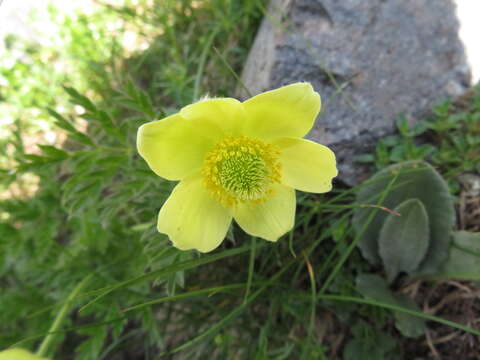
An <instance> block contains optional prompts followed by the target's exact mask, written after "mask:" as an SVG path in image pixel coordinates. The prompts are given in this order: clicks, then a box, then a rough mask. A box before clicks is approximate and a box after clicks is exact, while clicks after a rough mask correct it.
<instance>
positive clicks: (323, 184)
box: [273, 138, 338, 193]
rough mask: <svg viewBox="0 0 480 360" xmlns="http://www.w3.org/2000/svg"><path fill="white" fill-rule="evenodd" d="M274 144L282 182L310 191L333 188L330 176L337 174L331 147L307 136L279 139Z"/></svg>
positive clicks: (319, 191) (318, 191) (320, 191)
mask: <svg viewBox="0 0 480 360" xmlns="http://www.w3.org/2000/svg"><path fill="white" fill-rule="evenodd" d="M273 143H274V144H275V145H277V146H278V147H279V148H280V158H279V160H280V163H281V164H282V170H281V171H282V180H281V181H282V184H284V185H287V186H291V187H293V188H295V189H297V190H301V191H306V192H313V193H324V192H328V191H330V190H331V189H332V179H333V178H334V177H335V176H337V175H338V170H337V168H336V160H335V154H334V153H333V151H332V150H330V149H329V148H328V147H326V146H324V145H320V144H317V143H315V142H313V141H310V140H306V139H294V138H282V139H278V140H276V141H274V142H273Z"/></svg>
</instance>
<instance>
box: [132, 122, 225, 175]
mask: <svg viewBox="0 0 480 360" xmlns="http://www.w3.org/2000/svg"><path fill="white" fill-rule="evenodd" d="M219 139H221V134H219V133H218V131H216V129H215V128H209V126H208V124H201V123H200V122H198V121H190V120H187V119H184V118H183V117H182V116H180V115H179V114H178V113H177V114H174V115H171V116H169V117H167V118H165V119H162V120H158V121H152V122H149V123H146V124H143V125H142V126H140V128H139V129H138V133H137V149H138V152H139V153H140V155H141V156H142V157H143V158H144V159H145V161H146V162H147V163H148V165H149V166H150V168H151V169H152V170H153V171H154V172H155V173H156V174H157V175H158V176H161V177H163V178H165V179H168V180H180V179H183V178H185V177H187V176H188V175H190V174H193V173H194V172H196V171H198V170H199V169H200V168H201V166H202V164H203V157H204V155H205V153H206V152H207V151H208V150H210V149H211V148H212V147H213V146H214V145H215V143H216V142H217V141H218V140H219Z"/></svg>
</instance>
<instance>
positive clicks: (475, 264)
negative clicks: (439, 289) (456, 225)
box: [440, 231, 480, 280]
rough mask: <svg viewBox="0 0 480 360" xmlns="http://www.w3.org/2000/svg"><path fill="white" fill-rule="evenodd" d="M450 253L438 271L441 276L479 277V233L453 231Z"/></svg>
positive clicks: (456, 277)
mask: <svg viewBox="0 0 480 360" xmlns="http://www.w3.org/2000/svg"><path fill="white" fill-rule="evenodd" d="M452 237H453V244H452V247H451V248H450V255H449V257H448V259H447V261H446V262H445V264H444V266H443V268H442V270H441V271H440V273H441V275H442V277H447V278H454V279H465V280H479V279H480V233H478V232H476V233H474V232H468V231H455V232H453V233H452Z"/></svg>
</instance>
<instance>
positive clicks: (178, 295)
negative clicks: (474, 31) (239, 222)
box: [0, 0, 480, 360]
mask: <svg viewBox="0 0 480 360" xmlns="http://www.w3.org/2000/svg"><path fill="white" fill-rule="evenodd" d="M264 6H265V2H264V1H260V0H242V1H229V0H210V1H198V2H193V1H186V0H184V1H173V0H172V1H166V2H154V3H153V5H152V3H151V2H149V1H147V0H143V1H141V2H140V4H139V5H135V4H134V3H133V2H132V3H130V2H128V1H125V3H124V5H123V6H118V7H112V6H106V7H104V8H102V9H101V10H99V12H98V14H95V15H94V16H92V17H91V18H85V17H79V18H78V19H77V20H75V21H73V20H71V19H70V20H68V19H67V20H64V22H63V23H64V25H63V27H62V29H63V38H64V41H65V47H64V48H62V50H61V51H60V50H58V49H36V50H35V52H34V54H33V55H32V63H33V66H34V67H36V66H38V67H40V68H39V70H38V72H39V74H37V72H30V73H29V72H28V69H26V70H25V72H20V73H18V74H17V75H15V76H17V78H15V79H16V81H18V82H20V80H21V79H22V78H25V77H27V74H30V75H29V76H31V77H32V78H34V80H35V81H37V82H39V83H41V82H42V81H44V72H45V71H47V70H48V68H45V64H40V63H39V60H38V59H39V58H38V56H40V54H42V52H44V51H46V52H47V53H52V52H55V53H56V54H57V55H56V56H57V57H59V58H61V59H62V61H66V62H68V63H69V64H70V66H71V67H72V69H74V71H70V72H68V73H65V74H62V73H59V74H56V77H55V78H52V79H50V80H49V81H51V82H52V88H53V89H54V90H52V91H53V92H52V93H51V94H43V95H42V96H43V97H42V96H40V95H39V96H40V97H39V98H40V99H41V101H40V102H38V103H35V101H33V100H32V98H30V97H28V96H27V95H26V94H24V93H22V92H21V91H20V90H19V89H18V88H11V89H9V92H8V93H4V92H2V94H5V95H3V97H4V98H5V99H6V100H7V101H8V100H9V99H11V98H13V97H14V96H16V97H17V100H16V101H17V102H16V103H15V108H14V110H13V111H14V113H15V114H20V113H21V110H22V108H25V107H27V106H28V107H31V108H35V109H38V110H39V111H40V113H41V115H39V116H40V117H42V118H46V119H48V121H49V122H50V123H51V124H53V126H55V129H57V131H61V132H63V133H64V134H65V135H66V137H67V140H66V141H65V142H64V144H63V145H62V147H58V146H42V147H40V148H39V149H38V151H37V152H36V153H35V154H33V155H32V154H31V153H30V151H29V150H28V149H26V148H25V146H24V145H23V144H24V141H25V138H26V137H28V136H30V134H31V133H32V132H34V131H35V127H34V126H35V125H34V123H35V121H34V119H33V120H30V118H28V117H26V118H22V117H18V120H17V121H16V127H15V126H14V127H13V128H12V134H13V135H12V136H10V137H9V138H8V142H9V143H11V144H13V145H14V146H13V151H10V152H9V156H8V158H5V159H4V162H3V163H0V164H1V165H2V172H0V174H2V178H1V180H2V185H3V187H4V188H6V187H8V186H12V184H14V185H16V184H17V185H18V184H20V185H22V183H21V179H23V177H24V176H26V175H25V174H27V175H28V176H36V177H38V179H39V183H38V190H37V191H36V192H35V193H34V194H33V195H32V196H27V197H19V196H17V197H11V196H10V197H7V198H4V199H2V200H0V287H1V289H2V296H1V297H0V349H1V348H4V347H7V346H10V345H12V344H18V345H19V346H23V347H26V348H30V349H33V350H37V349H38V348H39V347H41V352H42V353H44V354H47V355H49V356H52V357H53V356H54V358H55V359H69V358H72V357H73V356H74V358H75V359H80V360H82V359H85V360H87V359H134V358H142V359H203V358H206V357H209V358H212V359H258V360H263V359H329V358H331V354H332V352H333V351H334V349H335V346H336V345H335V341H336V340H338V339H339V337H338V336H339V334H341V335H342V336H343V340H341V342H340V343H339V344H338V349H337V350H338V354H340V355H338V357H337V358H343V359H346V360H347V359H354V358H355V357H352V356H353V355H351V354H354V353H355V352H356V351H363V353H364V354H366V355H365V356H368V354H370V355H371V356H372V357H371V358H373V356H376V358H378V359H382V358H388V359H393V358H395V356H396V357H397V358H403V356H404V355H405V354H404V351H405V350H404V346H403V341H404V340H403V339H402V338H401V336H400V335H399V334H398V332H396V330H395V329H393V326H392V324H393V322H394V315H393V314H394V313H393V312H392V311H400V312H402V311H403V312H407V313H408V312H409V313H410V314H413V315H416V316H420V317H423V318H425V319H427V320H430V321H433V322H439V323H443V324H445V323H448V325H450V326H454V327H457V328H459V329H461V330H463V331H470V332H472V333H475V334H477V335H478V333H477V332H475V330H472V329H469V328H466V327H465V326H462V325H459V324H455V323H451V322H446V320H444V319H440V318H437V317H435V316H431V315H426V314H423V313H421V312H420V313H419V312H415V311H412V310H410V309H408V308H402V307H399V306H396V305H392V304H388V303H382V302H380V301H373V300H371V299H370V300H369V299H364V298H363V297H362V296H361V294H360V293H359V292H358V291H357V290H356V285H355V277H356V275H357V274H358V273H364V272H371V271H375V270H376V269H372V268H371V267H370V266H369V265H368V264H367V263H366V261H365V260H364V259H363V258H362V257H361V256H360V254H359V252H358V251H357V249H356V247H355V244H356V239H357V238H358V236H359V235H358V234H355V233H354V231H353V229H352V227H351V225H350V218H351V215H352V211H353V210H354V208H355V205H353V203H354V201H355V192H356V190H357V189H356V188H352V189H349V188H345V187H343V186H341V185H340V184H337V186H336V187H335V189H334V191H332V192H331V193H330V194H326V195H312V194H304V193H298V194H297V197H298V208H297V210H298V211H297V212H298V213H297V217H296V223H295V228H294V229H293V230H292V232H291V233H289V234H288V235H287V236H285V237H283V238H282V239H280V240H279V242H278V243H276V244H272V243H269V242H265V241H263V240H261V239H252V238H251V237H249V236H247V235H246V234H245V233H243V232H242V231H241V230H239V228H238V227H237V226H233V227H232V229H231V231H230V232H229V235H228V237H227V239H226V240H225V241H224V243H223V244H222V246H221V247H220V248H219V249H217V250H216V251H215V252H213V253H211V254H205V255H200V254H198V253H195V252H192V251H190V252H182V251H179V250H177V249H175V248H173V247H171V246H170V245H169V242H168V239H167V238H166V237H165V236H164V235H161V234H158V233H157V232H156V230H155V221H156V216H157V213H158V210H159V208H160V207H161V205H162V203H163V202H164V201H165V199H166V198H167V196H168V194H169V192H170V191H171V189H172V188H173V186H174V184H173V183H170V182H167V181H164V180H162V179H160V178H159V177H157V176H155V175H154V174H153V173H152V172H151V171H150V170H149V169H148V167H147V166H146V164H145V163H144V161H143V160H142V159H141V158H140V157H139V156H138V154H137V153H136V149H135V137H136V129H137V128H138V126H139V125H140V124H142V123H144V122H146V121H150V120H154V119H158V118H161V117H163V116H165V115H167V114H170V113H173V112H175V111H177V110H178V109H179V108H181V107H182V106H185V105H187V104H189V103H191V102H192V101H194V100H195V99H198V98H199V97H201V96H202V95H204V94H205V93H207V92H208V93H210V94H211V95H216V96H217V95H218V96H232V95H233V94H234V93H235V90H236V88H237V86H240V85H239V84H238V83H237V81H236V78H235V76H234V74H238V73H239V72H240V71H241V67H242V64H243V62H244V61H245V58H246V55H247V53H248V49H249V47H250V46H251V44H252V41H253V39H254V35H255V32H256V30H257V28H258V25H259V21H260V20H261V17H262V14H263V13H262V12H263V9H264ZM57 16H59V15H58V14H57ZM108 19H118V20H121V21H123V23H124V24H125V29H127V28H128V30H129V31H134V32H136V33H138V34H139V36H143V37H144V38H145V39H147V40H148V45H149V47H148V48H146V49H143V50H138V51H135V52H133V53H131V52H128V51H127V49H123V48H122V47H121V44H120V43H119V42H118V41H116V40H115V39H112V37H111V35H109V33H108V31H107V30H106V24H107V23H108V21H107V20H108ZM90 22H93V23H94V24H96V25H97V30H96V31H97V32H98V33H99V34H100V36H101V37H100V39H101V43H100V44H98V36H97V35H94V34H92V33H91V30H89V27H88V26H87V25H88V24H89V23H90ZM232 72H233V74H232ZM72 73H73V74H74V76H72ZM40 74H41V75H40ZM62 85H66V86H65V87H62ZM40 90H41V87H38V89H37V91H40ZM2 91H4V90H3V88H2ZM479 99H480V96H479V95H478V94H477V95H475V96H474V97H473V100H471V101H470V104H471V107H469V108H468V109H466V110H465V113H464V115H457V113H453V112H452V108H451V106H452V105H440V106H438V107H436V108H435V116H434V117H433V118H432V119H431V120H429V122H428V123H427V124H428V126H425V129H420V130H416V129H414V130H412V129H409V128H407V127H406V126H405V125H404V124H400V125H399V130H400V135H398V136H394V137H391V138H387V139H385V140H384V141H383V142H381V143H380V144H379V146H378V147H377V150H376V152H375V154H370V155H368V156H366V157H363V160H366V161H370V163H373V164H375V166H376V167H378V168H382V167H384V166H386V165H387V164H390V163H392V162H397V161H400V160H405V159H412V158H425V157H427V158H428V159H429V160H430V161H432V162H433V164H434V165H435V166H436V167H438V168H439V169H440V170H441V171H442V173H443V174H444V176H446V177H447V179H448V180H449V181H450V183H451V184H452V191H455V185H454V184H455V183H456V177H457V176H458V174H459V173H462V172H468V171H478V157H476V156H475V154H476V153H475V151H478V146H477V145H478V129H479V128H478V126H479V114H480V107H479V106H480V105H479V104H480V102H479ZM2 101H3V100H2ZM59 104H61V105H63V110H62V111H58V110H59V108H58V105H59ZM76 105H77V108H78V106H81V108H82V109H84V113H83V114H81V115H78V114H77V113H76V112H75V106H76ZM48 109H50V110H48ZM80 117H82V118H83V119H84V120H87V124H88V127H86V128H85V127H83V126H82V122H81V120H80V119H79V118H80ZM458 117H460V120H459V119H458ZM457 120H459V121H457ZM31 126H32V129H33V130H31V131H30V130H27V129H28V128H29V127H31ZM420 135H421V136H427V138H425V139H428V140H429V144H430V145H425V146H424V147H423V148H422V147H420V148H418V147H417V146H416V145H415V144H416V141H421V140H422V139H424V138H419V136H420ZM419 139H420V140H419ZM3 146H6V143H4V144H3ZM419 149H420V150H419ZM459 151H462V152H463V153H465V151H467V153H468V154H471V157H467V159H462V158H459V156H458V153H459ZM7 164H8V165H7ZM13 167H15V169H14V170H16V171H12V168H13ZM475 169H476V170H475ZM22 186H27V185H25V184H23V185H22ZM388 191H389V189H388V188H387V189H385V192H388ZM372 205H374V207H372V216H373V214H374V213H375V212H376V211H382V209H381V208H379V207H375V204H372ZM377 205H378V206H380V205H381V199H380V200H379V201H378V204H377ZM366 225H368V223H366ZM377 270H378V269H377ZM86 279H88V285H86V287H85V288H83V290H81V293H80V294H75V291H76V289H77V290H78V288H77V286H80V285H79V284H83V283H84V282H86V281H87V280H86ZM72 294H75V295H73V299H72ZM68 309H70V312H69V316H66V317H65V318H64V319H63V321H62V323H61V324H59V322H55V324H54V326H52V324H53V323H54V319H56V318H57V319H62V317H63V315H64V314H65V313H66V312H67V310H68ZM59 314H60V315H59ZM57 316H58V317H57ZM52 330H53V332H52ZM45 338H47V339H48V341H45V340H44V339H45ZM42 343H43V344H44V345H43V346H42V345H41V344H42ZM45 344H46V345H45ZM359 347H361V349H360V350H358V349H359ZM344 349H345V351H343V350H344ZM72 354H75V355H72ZM349 354H350V355H349ZM372 354H375V355H372ZM349 356H350V357H349ZM358 359H360V358H358ZM369 359H370V358H369Z"/></svg>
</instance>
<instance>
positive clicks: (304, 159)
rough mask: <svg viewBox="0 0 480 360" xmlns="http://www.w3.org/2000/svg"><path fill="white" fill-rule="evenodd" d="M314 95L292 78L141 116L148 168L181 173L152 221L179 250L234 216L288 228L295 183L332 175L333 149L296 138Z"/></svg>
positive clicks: (325, 180) (267, 230)
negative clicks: (241, 97) (238, 96)
mask: <svg viewBox="0 0 480 360" xmlns="http://www.w3.org/2000/svg"><path fill="white" fill-rule="evenodd" d="M319 111H320V96H319V95H318V93H316V92H315V91H314V90H313V88H312V86H311V85H310V84H308V83H296V84H292V85H288V86H284V87H281V88H279V89H276V90H272V91H268V92H265V93H262V94H259V95H257V96H254V97H252V98H250V99H248V100H246V101H244V102H243V103H242V102H240V101H238V100H235V99H231V98H214V99H205V100H202V101H199V102H197V103H194V104H191V105H188V106H186V107H184V108H182V109H181V110H180V111H179V112H178V113H176V114H174V115H171V116H169V117H167V118H165V119H163V120H159V121H153V122H150V123H146V124H143V125H142V126H141V127H140V128H139V130H138V137H137V147H138V152H139V153H140V155H141V156H142V157H143V158H144V159H145V160H146V162H147V163H148V165H149V166H150V168H151V169H152V170H153V171H154V172H155V173H156V174H157V175H158V176H161V177H163V178H165V179H168V180H180V183H179V184H178V185H177V186H176V187H175V188H174V190H173V192H172V193H171V195H170V197H169V198H168V199H167V201H166V202H165V204H164V205H163V207H162V208H161V210H160V214H159V216H158V224H157V229H158V231H159V232H162V233H165V234H167V235H168V236H169V237H170V240H171V241H172V242H173V244H174V245H175V246H176V247H177V248H179V249H182V250H187V249H197V250H199V251H201V252H208V251H211V250H213V249H215V248H216V247H217V246H218V245H219V244H220V243H221V242H222V240H223V239H224V237H225V235H226V233H227V231H228V227H229V225H230V222H231V220H232V218H233V219H235V221H236V222H237V223H238V224H239V225H240V227H241V228H242V229H243V230H245V231H246V232H247V233H249V234H251V235H254V236H258V237H261V238H263V239H266V240H270V241H276V240H277V239H278V238H279V237H280V236H282V235H283V234H285V233H286V232H287V231H289V230H291V229H292V227H293V224H294V218H295V206H296V201H295V189H298V190H301V191H307V192H313V193H323V192H327V191H330V190H331V188H332V178H334V177H335V176H336V175H337V169H336V166H335V155H334V154H333V152H332V151H331V150H330V149H328V148H327V147H326V146H323V145H320V144H317V143H314V142H312V141H309V140H305V139H302V137H303V136H305V135H306V134H307V133H308V131H310V129H311V128H312V126H313V123H314V121H315V118H316V116H317V115H318V113H319Z"/></svg>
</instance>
